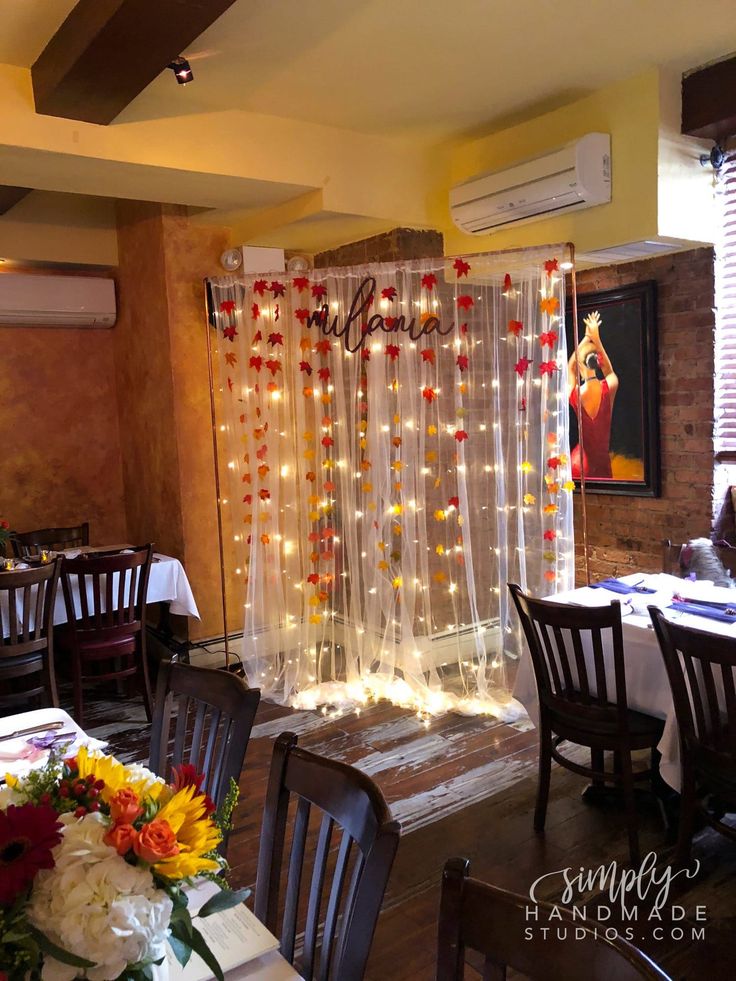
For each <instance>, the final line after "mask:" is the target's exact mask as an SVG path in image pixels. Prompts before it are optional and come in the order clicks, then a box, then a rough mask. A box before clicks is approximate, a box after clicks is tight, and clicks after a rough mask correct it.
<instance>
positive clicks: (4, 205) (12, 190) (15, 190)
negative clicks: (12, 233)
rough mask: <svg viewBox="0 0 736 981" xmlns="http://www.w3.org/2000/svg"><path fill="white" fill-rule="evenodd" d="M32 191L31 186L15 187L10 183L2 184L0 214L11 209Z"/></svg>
mask: <svg viewBox="0 0 736 981" xmlns="http://www.w3.org/2000/svg"><path fill="white" fill-rule="evenodd" d="M30 193H31V188H30V187H13V186H12V185H10V184H0V215H4V214H5V212H6V211H10V209H11V208H12V207H13V205H15V204H17V203H18V202H19V201H20V200H21V199H22V198H24V197H25V196H26V194H30Z"/></svg>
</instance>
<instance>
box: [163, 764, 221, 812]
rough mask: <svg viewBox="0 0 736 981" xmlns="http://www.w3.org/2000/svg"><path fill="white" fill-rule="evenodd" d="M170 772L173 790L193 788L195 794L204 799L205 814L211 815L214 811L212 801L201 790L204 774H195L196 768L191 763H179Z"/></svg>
mask: <svg viewBox="0 0 736 981" xmlns="http://www.w3.org/2000/svg"><path fill="white" fill-rule="evenodd" d="M171 772H172V776H173V781H172V783H173V787H174V790H183V789H184V787H194V789H195V790H196V792H197V793H198V794H201V795H202V797H204V806H205V810H206V813H207V814H211V813H212V812H213V811H214V810H215V803H214V801H213V800H212V798H211V797H210V796H209V794H206V793H205V792H204V791H203V790H202V789H201V788H202V782H203V780H204V773H197V768H196V766H193V765H192V764H191V763H180V764H179V766H175V767H172V771H171Z"/></svg>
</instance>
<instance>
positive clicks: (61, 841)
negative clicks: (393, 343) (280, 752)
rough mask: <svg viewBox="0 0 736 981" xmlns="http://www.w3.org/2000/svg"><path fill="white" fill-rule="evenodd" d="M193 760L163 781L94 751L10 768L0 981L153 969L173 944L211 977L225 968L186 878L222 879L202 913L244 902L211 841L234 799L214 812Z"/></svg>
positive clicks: (97, 978) (2, 808)
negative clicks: (203, 930) (27, 768)
mask: <svg viewBox="0 0 736 981" xmlns="http://www.w3.org/2000/svg"><path fill="white" fill-rule="evenodd" d="M201 784H202V777H201V776H200V775H198V774H197V773H196V771H195V769H194V767H192V766H187V765H185V766H181V767H178V768H176V770H175V779H174V782H173V783H172V784H167V783H165V782H164V780H162V779H161V778H160V777H157V776H155V775H154V774H153V773H151V771H150V770H147V769H145V767H142V766H137V765H132V766H124V765H123V764H122V763H120V762H118V761H117V760H116V759H115V758H114V757H112V756H105V755H103V754H101V753H97V752H89V751H88V750H87V749H86V748H85V747H82V748H80V749H79V750H78V752H77V755H76V757H74V758H72V759H62V758H61V757H60V756H57V755H54V754H53V752H52V754H51V756H50V758H49V761H48V763H47V764H46V765H45V766H44V767H43V768H42V769H38V770H32V771H31V772H30V773H29V774H28V775H27V776H25V777H22V778H16V777H13V776H10V775H7V776H6V787H4V788H2V790H0V981H16V979H18V981H20V979H23V978H26V977H28V976H29V975H30V977H31V978H36V979H37V978H39V977H40V978H43V979H48V981H70V979H72V978H74V977H86V978H89V979H90V981H111V979H114V978H119V979H126V981H127V979H129V981H144V979H148V981H150V979H151V978H152V977H153V965H154V964H161V963H162V962H163V960H164V957H165V948H166V943H167V941H168V943H169V945H170V946H171V949H172V951H173V953H174V955H175V956H176V958H177V959H178V961H179V962H180V963H181V964H182V965H186V963H187V962H188V961H189V958H190V956H191V954H192V952H196V953H197V954H199V956H200V957H201V958H202V960H204V962H205V963H206V964H207V966H208V968H209V969H210V970H211V971H212V973H213V974H214V975H215V977H216V978H218V981H222V971H221V970H220V966H219V964H218V962H217V960H216V959H215V957H214V956H213V954H212V953H211V951H210V950H209V948H208V946H207V944H206V942H205V940H204V938H203V937H202V935H201V934H200V933H199V931H198V930H197V929H196V927H195V926H194V925H193V923H192V918H191V916H190V913H189V910H188V908H187V896H186V893H185V891H184V887H185V886H186V885H191V884H192V883H193V880H194V879H195V877H198V878H200V879H201V878H202V877H205V878H209V879H213V880H214V881H215V882H216V883H217V884H218V885H219V886H220V887H221V891H219V892H217V893H216V894H215V895H214V896H213V897H212V898H211V899H210V900H209V902H207V903H205V905H204V906H203V907H202V909H201V910H200V911H199V914H198V915H199V916H208V915H210V914H211V913H215V912H218V911H220V910H223V909H228V908H230V907H232V906H235V905H237V904H239V903H241V902H242V901H243V900H244V899H245V898H246V895H247V890H240V891H238V892H234V891H231V890H230V889H229V888H228V886H227V885H226V883H225V882H224V880H223V879H222V875H223V874H224V872H225V871H226V869H227V864H226V862H225V860H224V859H223V858H222V857H221V856H220V855H219V854H218V852H217V846H218V845H219V844H220V842H221V840H222V832H223V830H225V829H227V828H229V827H230V819H231V815H232V811H233V808H234V806H235V803H236V801H237V787H236V786H235V783H234V782H233V783H232V785H231V790H230V793H229V794H228V798H227V800H226V802H225V804H224V805H223V808H222V812H221V813H220V814H215V807H214V804H213V803H212V801H211V800H210V798H209V797H208V796H207V795H206V794H205V793H203V792H202V790H201Z"/></svg>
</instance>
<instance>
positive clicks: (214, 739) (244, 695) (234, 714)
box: [149, 661, 261, 854]
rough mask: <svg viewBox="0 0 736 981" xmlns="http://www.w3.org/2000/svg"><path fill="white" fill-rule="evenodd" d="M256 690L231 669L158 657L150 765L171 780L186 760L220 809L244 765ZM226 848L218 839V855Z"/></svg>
mask: <svg viewBox="0 0 736 981" xmlns="http://www.w3.org/2000/svg"><path fill="white" fill-rule="evenodd" d="M260 699H261V692H260V690H259V689H258V688H249V687H248V685H247V684H246V683H245V681H243V679H242V678H239V677H237V676H236V675H235V674H233V673H232V672H230V671H221V670H219V669H217V668H200V667H195V666H194V665H191V664H182V663H181V662H179V661H162V662H161V664H160V665H159V669H158V680H157V684H156V699H155V702H154V712H153V725H152V727H151V752H150V759H149V767H150V768H151V770H153V772H154V773H157V774H158V775H159V776H161V777H164V778H165V779H166V780H169V779H170V778H171V773H172V768H173V767H175V766H179V765H180V764H182V763H188V764H191V765H192V766H193V767H194V768H195V769H196V771H197V773H201V774H203V775H204V780H203V782H202V789H203V790H204V791H205V793H207V794H209V796H210V797H211V798H212V800H213V802H214V804H215V806H216V807H217V808H219V807H220V806H221V805H222V803H223V801H224V800H225V797H226V796H227V793H228V791H229V790H230V781H231V780H234V781H235V782H236V783H237V782H238V779H239V777H240V773H241V771H242V769H243V760H244V759H245V752H246V749H247V748H248V740H249V739H250V733H251V729H252V728H253V720H254V719H255V715H256V710H257V709H258V703H259V702H260ZM226 846H227V840H226V838H225V839H223V849H222V850H223V854H224V850H225V848H226Z"/></svg>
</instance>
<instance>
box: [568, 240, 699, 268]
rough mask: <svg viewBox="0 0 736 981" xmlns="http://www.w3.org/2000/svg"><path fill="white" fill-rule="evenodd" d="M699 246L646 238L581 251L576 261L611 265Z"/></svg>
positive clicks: (595, 264) (596, 264)
mask: <svg viewBox="0 0 736 981" xmlns="http://www.w3.org/2000/svg"><path fill="white" fill-rule="evenodd" d="M695 247H697V246H696V244H695V243H694V242H685V241H680V240H679V239H654V238H651V239H649V238H648V239H644V240H643V241H641V242H627V243H626V244H624V245H612V246H611V247H610V248H607V249H594V250H593V251H592V252H579V253H578V254H577V255H576V256H575V259H576V262H577V263H579V264H585V265H594V266H610V265H611V264H612V263H614V262H635V261H636V260H637V259H649V258H652V256H656V255H663V254H664V253H666V252H680V251H682V250H683V249H692V248H695Z"/></svg>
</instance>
